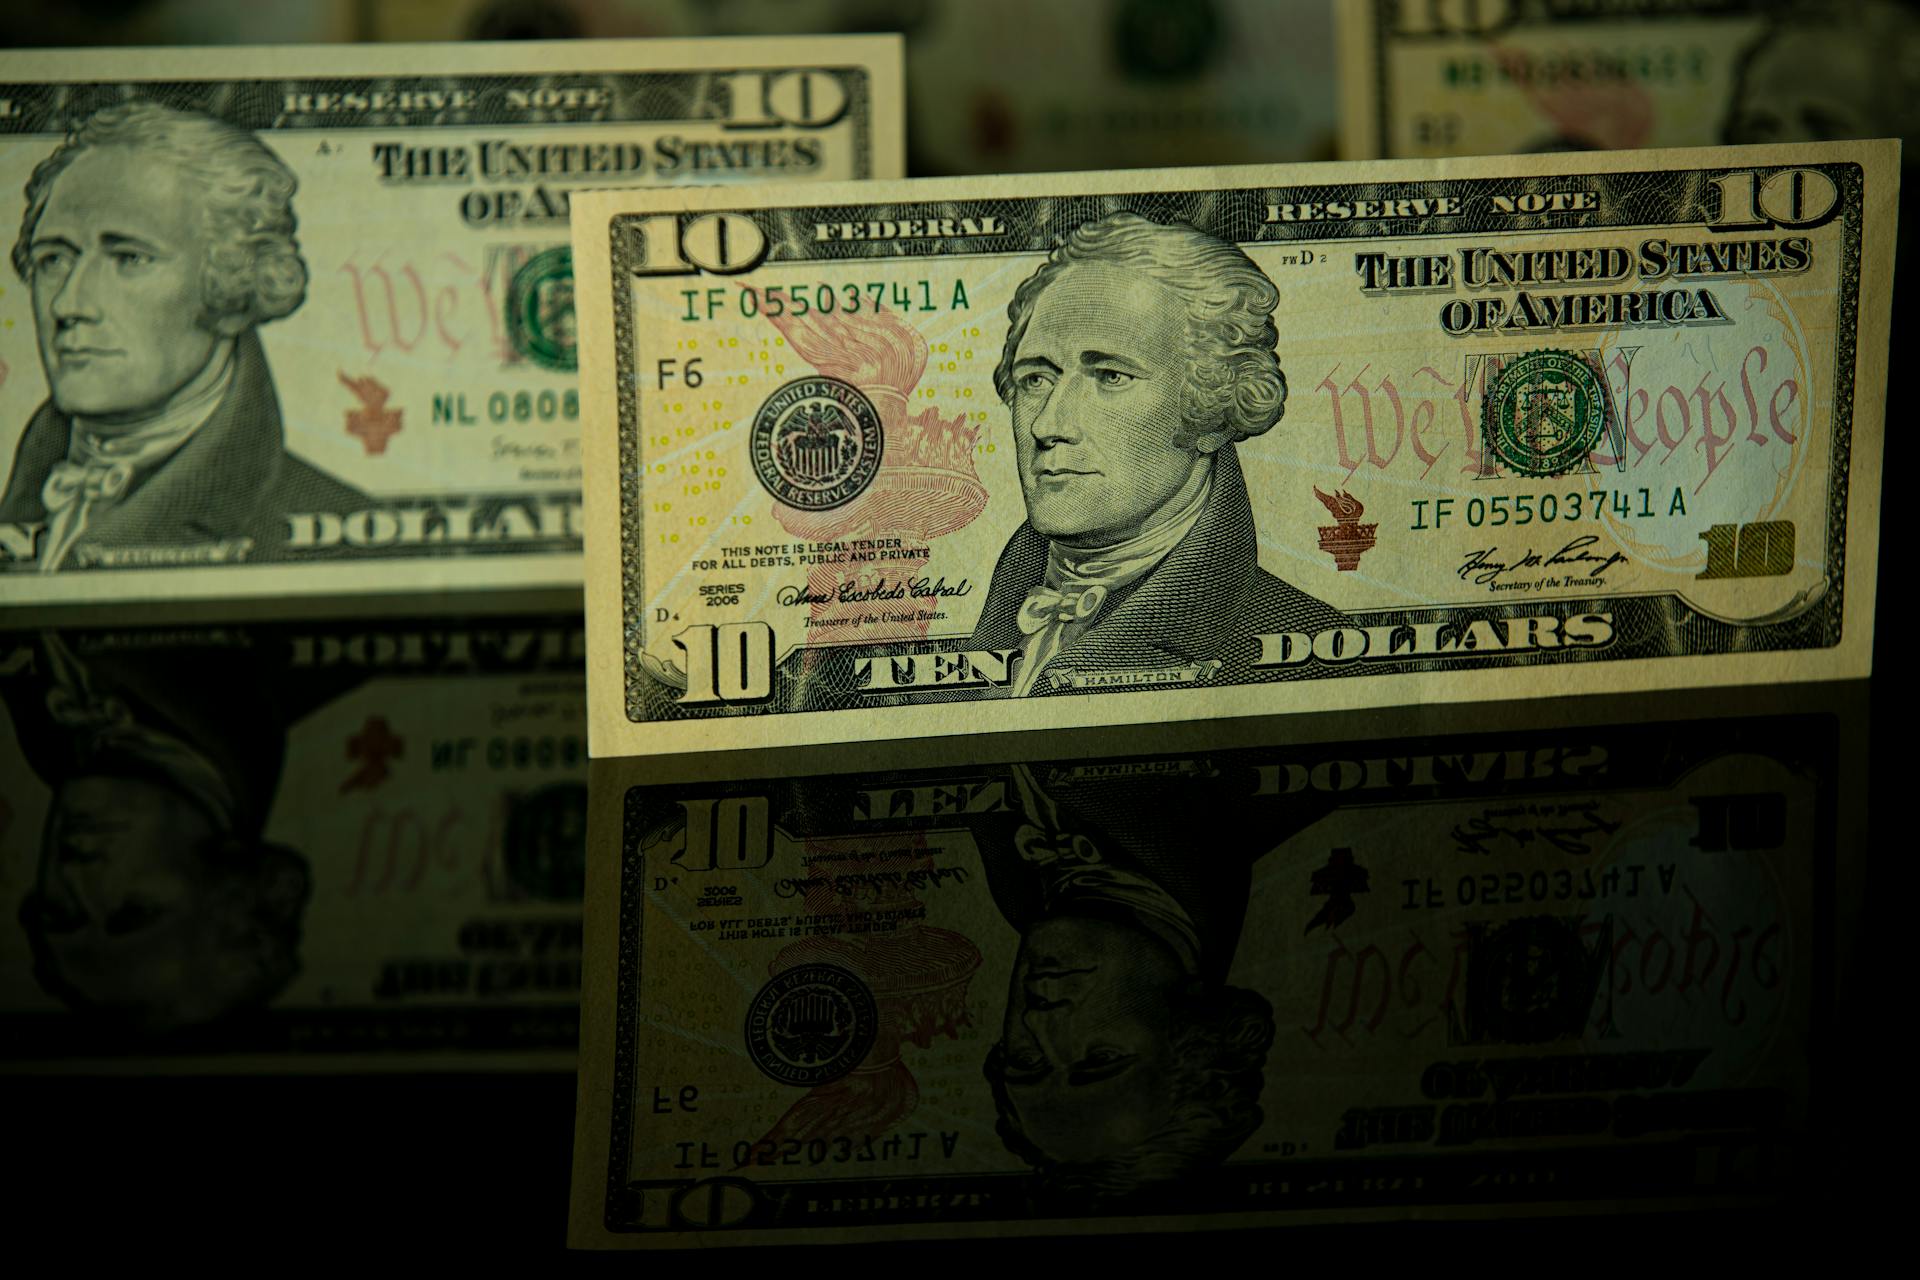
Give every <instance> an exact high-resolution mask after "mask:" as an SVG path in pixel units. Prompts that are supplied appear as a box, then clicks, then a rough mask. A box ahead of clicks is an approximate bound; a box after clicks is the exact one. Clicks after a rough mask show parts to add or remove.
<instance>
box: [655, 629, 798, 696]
mask: <svg viewBox="0 0 1920 1280" xmlns="http://www.w3.org/2000/svg"><path fill="white" fill-rule="evenodd" d="M673 642H674V643H675V644H676V645H678V646H680V651H681V652H682V653H684V654H686V655H687V691H686V692H685V693H683V694H681V695H680V705H681V706H683V707H684V706H690V705H698V704H700V703H703V702H764V701H766V700H767V699H768V698H771V697H772V696H773V628H772V627H771V626H769V625H768V624H767V623H764V622H723V623H721V624H720V625H719V626H715V625H713V624H712V623H710V622H697V623H695V624H694V625H693V626H690V627H688V628H686V629H685V630H684V631H682V632H681V633H680V634H679V635H677V636H675V637H674V638H673Z"/></svg>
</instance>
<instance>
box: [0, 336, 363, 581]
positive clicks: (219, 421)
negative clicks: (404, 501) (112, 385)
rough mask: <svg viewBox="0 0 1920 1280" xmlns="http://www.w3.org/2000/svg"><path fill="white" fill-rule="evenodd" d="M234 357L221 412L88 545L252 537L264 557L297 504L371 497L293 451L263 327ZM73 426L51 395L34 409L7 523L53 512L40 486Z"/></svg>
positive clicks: (345, 504) (327, 507) (89, 532)
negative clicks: (260, 335) (262, 346)
mask: <svg viewBox="0 0 1920 1280" xmlns="http://www.w3.org/2000/svg"><path fill="white" fill-rule="evenodd" d="M234 362H235V365H236V367H235V369H234V373H233V382H232V385H231V386H229V387H228V389H227V394H226V395H225V396H224V397H223V398H222V399H221V401H220V404H219V405H218V407H216V408H215V409H214V411H213V416H212V417H211V418H209V419H208V420H207V422H206V423H205V425H203V426H202V427H201V428H200V429H199V430H198V431H196V432H194V434H193V436H192V437H191V438H190V439H189V440H188V441H187V442H186V443H185V444H183V445H181V446H180V448H179V449H178V450H176V451H175V452H174V453H173V454H172V456H170V457H168V458H166V459H165V460H164V461H162V462H161V463H160V464H159V465H158V466H155V467H152V468H149V469H148V470H146V471H145V472H143V473H142V474H140V475H137V476H136V477H135V478H134V481H133V485H132V487H130V488H129V489H128V491H127V493H126V495H125V496H124V497H123V498H121V499H120V501H119V502H117V503H115V504H113V505H112V506H110V507H107V508H105V509H103V510H101V511H100V512H98V513H97V514H96V515H93V516H91V517H90V518H89V519H88V522H87V528H86V531H85V532H84V533H83V534H82V535H81V537H80V542H79V544H78V545H79V546H87V545H92V546H97V547H103V548H127V547H172V546H190V545H194V544H199V543H207V542H217V541H222V540H226V539H232V538H244V537H251V538H252V539H253V540H254V550H253V555H252V556H251V557H250V558H253V559H257V558H260V557H261V556H262V555H263V554H265V555H271V553H273V552H274V551H275V550H277V549H278V548H280V547H281V545H282V544H284V543H285V541H286V538H287V521H286V517H287V514H288V513H289V512H309V511H310V512H331V513H334V514H345V513H347V512H351V511H357V510H360V509H362V508H364V507H365V506H366V505H367V497H366V495H365V494H363V493H361V492H360V491H359V490H357V489H355V488H353V487H352V486H350V485H347V484H343V483H342V482H340V481H339V480H336V479H334V478H333V477H332V476H330V475H328V474H327V473H326V472H324V471H322V470H320V469H319V468H318V467H316V466H314V465H312V464H311V463H308V462H304V461H302V460H301V459H299V458H297V457H295V456H294V455H293V454H291V453H288V452H287V450H286V444H285V439H284V432H283V430H282V427H281V421H280V399H279V396H278V395H276V394H275V392H274V387H273V375H272V373H271V372H270V371H269V370H268V368H267V360H266V353H265V352H263V351H262V350H261V349H260V340H259V338H258V337H257V336H256V335H255V334H253V333H252V332H248V333H246V334H244V335H242V336H241V338H240V339H239V341H238V342H237V343H235V345H234ZM72 431H73V420H72V418H70V417H69V416H68V415H66V414H64V413H62V412H60V411H59V410H58V409H57V408H55V407H54V405H53V402H52V401H51V400H49V401H48V402H46V403H44V404H42V405H41V406H40V408H39V409H38V410H37V411H36V412H35V413H34V415H33V418H32V420H31V421H30V422H29V423H28V424H27V430H26V432H25V434H24V435H22V436H21V438H20V447H19V449H18V451H17V452H16V453H15V454H14V459H13V469H12V471H11V472H10V473H9V474H8V476H7V487H6V493H5V495H4V497H0V522H7V523H18V524H33V523H37V522H40V521H44V520H45V519H46V518H47V510H46V507H45V505H44V504H43V503H42V502H41V500H40V490H41V488H42V486H44V485H45V484H46V481H47V475H48V473H50V472H51V471H52V470H53V467H54V464H55V463H58V462H61V461H63V460H65V458H66V457H67V449H68V443H69V438H70V436H71V434H72ZM67 563H68V564H71V563H72V560H71V558H70V559H69V560H68V562H67Z"/></svg>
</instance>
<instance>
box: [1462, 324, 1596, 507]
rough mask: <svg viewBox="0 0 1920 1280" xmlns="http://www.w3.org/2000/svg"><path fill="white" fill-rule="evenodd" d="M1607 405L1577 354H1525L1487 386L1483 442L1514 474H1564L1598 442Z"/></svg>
mask: <svg viewBox="0 0 1920 1280" xmlns="http://www.w3.org/2000/svg"><path fill="white" fill-rule="evenodd" d="M1607 404H1608V402H1607V390H1606V387H1605V386H1604V385H1603V384H1602V383H1601V381H1600V375H1599V374H1597V373H1595V372H1594V371H1593V366H1592V365H1590V364H1588V363H1587V362H1586V361H1585V360H1584V359H1582V358H1581V357H1580V356H1577V355H1575V354H1574V353H1573V352H1571V351H1534V352H1529V353H1528V354H1526V355H1524V356H1521V357H1520V358H1519V359H1518V360H1515V361H1514V362H1513V363H1512V364H1509V365H1508V366H1507V367H1506V368H1504V369H1502V370H1501V371H1500V374H1499V376H1498V377H1497V378H1495V379H1494V383H1493V385H1492V386H1491V387H1489V388H1488V389H1487V403H1486V419H1485V431H1486V438H1487V443H1488V444H1489V445H1491V446H1492V448H1493V452H1494V456H1495V457H1497V458H1499V459H1500V461H1501V463H1502V464H1503V465H1505V466H1506V468H1507V470H1509V471H1511V472H1513V473H1514V474H1516V475H1523V476H1558V475H1565V474H1566V473H1567V472H1569V471H1572V470H1573V469H1574V468H1575V467H1578V466H1579V465H1580V464H1581V463H1583V462H1584V461H1586V458H1587V455H1588V454H1590V453H1592V452H1593V450H1594V448H1595V446H1597V445H1598V444H1599V443H1600V437H1601V435H1602V434H1603V433H1604V432H1605V431H1606V427H1607Z"/></svg>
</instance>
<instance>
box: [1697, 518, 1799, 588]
mask: <svg viewBox="0 0 1920 1280" xmlns="http://www.w3.org/2000/svg"><path fill="white" fill-rule="evenodd" d="M1700 536H1701V537H1702V538H1703V539H1705V540H1706V544H1707V567H1706V570H1705V572H1702V573H1696V574H1694V575H1693V576H1694V577H1695V578H1696V579H1698V578H1777V577H1779V576H1780V575H1782V574H1785V573H1792V572H1793V521H1791V520H1756V521H1754V522H1753V523H1752V524H1743V525H1740V526H1739V527H1737V528H1736V527H1735V526H1733V525H1730V524H1716V525H1714V526H1713V527H1712V528H1711V529H1708V530H1707V531H1706V532H1705V533H1702V534H1701V535H1700Z"/></svg>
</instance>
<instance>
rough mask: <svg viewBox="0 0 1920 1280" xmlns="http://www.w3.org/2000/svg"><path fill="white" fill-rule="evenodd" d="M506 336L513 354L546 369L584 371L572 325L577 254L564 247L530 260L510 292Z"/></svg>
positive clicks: (508, 289) (514, 281)
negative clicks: (575, 256)
mask: <svg viewBox="0 0 1920 1280" xmlns="http://www.w3.org/2000/svg"><path fill="white" fill-rule="evenodd" d="M507 334H508V337H509V338H510V340H511V341H512V343H513V349H514V350H515V351H518V352H519V353H520V354H521V355H523V356H525V357H527V359H529V360H531V361H533V362H534V363H535V364H537V365H540V366H541V367H542V368H547V369H552V370H553V371H554V372H556V373H572V372H574V371H575V370H576V369H578V368H579V366H580V357H579V353H578V350H577V348H578V345H579V339H578V334H577V332H576V328H575V325H574V319H573V250H571V249H569V248H566V247H564V246H562V247H561V248H558V249H548V250H546V251H545V252H544V253H538V254H535V255H534V256H533V257H532V258H529V259H528V260H527V262H526V265H524V266H522V267H521V268H520V269H519V270H518V271H516V272H514V273H513V282H512V283H511V284H510V285H508V286H507Z"/></svg>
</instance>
